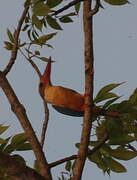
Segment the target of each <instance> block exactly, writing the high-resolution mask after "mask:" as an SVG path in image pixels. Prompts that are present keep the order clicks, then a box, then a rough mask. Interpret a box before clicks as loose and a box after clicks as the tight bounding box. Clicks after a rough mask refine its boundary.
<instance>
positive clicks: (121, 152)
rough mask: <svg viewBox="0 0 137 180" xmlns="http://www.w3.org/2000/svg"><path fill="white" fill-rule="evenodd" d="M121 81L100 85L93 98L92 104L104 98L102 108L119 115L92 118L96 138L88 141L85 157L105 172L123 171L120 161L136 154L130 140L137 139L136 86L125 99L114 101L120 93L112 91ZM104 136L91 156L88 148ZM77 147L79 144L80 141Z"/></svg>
mask: <svg viewBox="0 0 137 180" xmlns="http://www.w3.org/2000/svg"><path fill="white" fill-rule="evenodd" d="M121 84H122V83H119V84H109V85H107V86H105V87H103V88H102V89H101V90H100V91H99V92H98V93H97V95H96V97H95V99H94V102H95V104H97V103H102V102H104V101H105V103H104V104H103V105H102V107H103V108H105V109H106V110H108V111H116V112H119V113H120V114H121V116H120V117H119V118H113V117H98V119H96V118H95V119H94V124H93V126H94V127H95V128H94V130H95V138H96V139H97V140H96V141H91V142H90V145H89V155H88V159H89V161H90V162H92V163H95V164H96V165H97V166H98V167H99V168H100V169H102V170H103V172H107V173H108V174H110V172H111V171H114V172H117V173H120V172H126V168H125V167H124V166H123V165H122V164H121V163H120V162H119V160H125V161H127V160H130V159H133V158H135V157H136V156H137V150H136V148H135V147H134V146H133V142H135V141H136V140H137V89H135V91H134V92H133V93H132V95H131V96H130V97H129V98H128V99H127V100H124V101H121V102H118V103H116V102H115V101H117V100H119V99H120V96H118V95H117V94H115V93H112V92H111V91H112V90H113V89H114V88H116V87H118V86H119V85H121ZM119 101H120V100H119ZM95 120H96V121H95ZM105 136H108V139H107V141H106V142H105V143H104V145H103V146H101V148H99V149H98V150H97V151H96V152H95V153H93V154H91V155H90V151H91V150H92V149H94V147H96V146H97V145H98V144H99V143H100V142H101V141H102V140H103V137H105ZM92 138H93V137H92ZM76 146H77V147H79V144H76Z"/></svg>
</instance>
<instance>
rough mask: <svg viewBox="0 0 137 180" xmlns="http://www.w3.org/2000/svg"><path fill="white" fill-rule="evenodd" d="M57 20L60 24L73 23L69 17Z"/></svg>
mask: <svg viewBox="0 0 137 180" xmlns="http://www.w3.org/2000/svg"><path fill="white" fill-rule="evenodd" d="M59 20H60V21H61V22H62V23H70V22H73V20H72V19H71V18H70V17H69V16H62V17H61V18H59Z"/></svg>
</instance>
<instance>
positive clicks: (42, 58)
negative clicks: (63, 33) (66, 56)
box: [38, 57, 49, 62]
mask: <svg viewBox="0 0 137 180" xmlns="http://www.w3.org/2000/svg"><path fill="white" fill-rule="evenodd" d="M38 58H39V59H40V60H41V61H44V62H49V58H46V57H38Z"/></svg>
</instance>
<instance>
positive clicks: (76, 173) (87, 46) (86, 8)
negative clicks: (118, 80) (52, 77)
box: [72, 0, 94, 180]
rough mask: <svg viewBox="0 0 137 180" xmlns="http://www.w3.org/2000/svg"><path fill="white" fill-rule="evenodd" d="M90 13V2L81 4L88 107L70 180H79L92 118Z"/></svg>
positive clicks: (87, 0)
mask: <svg viewBox="0 0 137 180" xmlns="http://www.w3.org/2000/svg"><path fill="white" fill-rule="evenodd" d="M90 11H91V0H86V1H84V2H83V26H84V53H85V94H88V96H86V97H85V104H87V105H88V107H87V108H86V109H85V112H84V119H83V128H82V134H81V141H80V146H79V151H78V155H77V159H76V163H75V166H74V169H73V178H72V180H80V179H81V177H82V172H83V168H84V165H85V161H86V158H87V154H88V145H89V140H90V134H91V128H92V117H93V113H92V112H93V89H94V83H93V82H94V56H93V32H92V31H93V27H92V26H93V23H92V17H91V18H89V16H88V14H89V12H90Z"/></svg>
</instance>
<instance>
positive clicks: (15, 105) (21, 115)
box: [0, 72, 52, 180]
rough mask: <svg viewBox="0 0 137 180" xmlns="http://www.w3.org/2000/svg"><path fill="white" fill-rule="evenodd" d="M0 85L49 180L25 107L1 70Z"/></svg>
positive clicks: (44, 161)
mask: <svg viewBox="0 0 137 180" xmlns="http://www.w3.org/2000/svg"><path fill="white" fill-rule="evenodd" d="M0 86H1V88H2V90H3V91H4V93H5V95H6V96H7V99H8V101H9V103H10V105H11V109H12V111H13V112H14V113H15V115H16V116H17V118H18V120H19V121H20V123H21V125H22V127H23V129H24V131H25V133H26V135H27V137H28V141H29V142H30V144H31V146H32V149H33V151H34V153H35V156H36V159H37V161H38V163H39V166H40V173H41V175H43V176H44V177H45V178H47V180H51V179H52V178H51V174H50V171H49V167H48V164H47V161H46V158H45V156H44V153H43V151H42V148H41V145H40V143H39V141H38V139H37V137H36V135H35V132H34V130H33V128H32V126H31V124H30V122H29V120H28V117H27V114H26V111H25V108H24V107H23V105H22V104H21V103H20V102H19V100H18V98H17V96H16V94H15V92H14V90H13V89H12V87H11V85H10V84H9V82H8V80H7V78H6V77H5V75H4V73H3V72H0Z"/></svg>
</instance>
